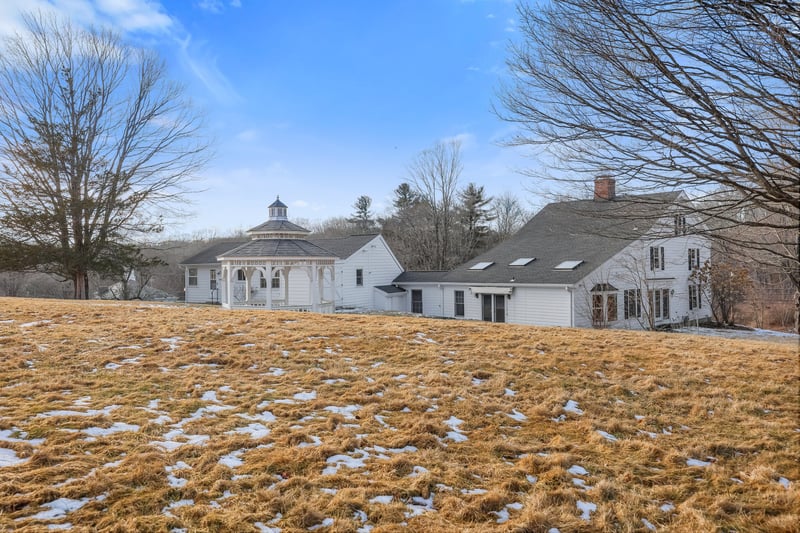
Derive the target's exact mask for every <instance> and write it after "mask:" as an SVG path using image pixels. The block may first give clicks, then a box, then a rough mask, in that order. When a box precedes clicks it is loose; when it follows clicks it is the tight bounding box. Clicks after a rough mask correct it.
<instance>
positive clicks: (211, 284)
mask: <svg viewBox="0 0 800 533" xmlns="http://www.w3.org/2000/svg"><path fill="white" fill-rule="evenodd" d="M208 280H209V281H208V288H209V289H211V290H212V291H215V290H217V271H216V270H214V269H213V268H212V269H211V270H210V271H209V272H208Z"/></svg>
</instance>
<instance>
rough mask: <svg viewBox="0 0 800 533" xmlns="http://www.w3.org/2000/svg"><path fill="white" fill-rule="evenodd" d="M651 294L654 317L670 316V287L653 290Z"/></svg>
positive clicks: (651, 309) (651, 308)
mask: <svg viewBox="0 0 800 533" xmlns="http://www.w3.org/2000/svg"><path fill="white" fill-rule="evenodd" d="M649 296H650V312H651V313H652V314H653V318H664V319H667V318H669V289H655V290H652V291H650V295H649Z"/></svg>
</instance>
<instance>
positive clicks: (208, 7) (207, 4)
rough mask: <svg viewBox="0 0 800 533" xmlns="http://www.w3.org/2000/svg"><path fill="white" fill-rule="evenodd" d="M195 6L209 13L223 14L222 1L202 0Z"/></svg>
mask: <svg viewBox="0 0 800 533" xmlns="http://www.w3.org/2000/svg"><path fill="white" fill-rule="evenodd" d="M195 5H196V6H197V7H199V8H200V9H202V10H203V11H208V12H209V13H222V0H200V2H197V4H195Z"/></svg>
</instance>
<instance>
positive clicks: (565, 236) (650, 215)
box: [439, 192, 680, 284]
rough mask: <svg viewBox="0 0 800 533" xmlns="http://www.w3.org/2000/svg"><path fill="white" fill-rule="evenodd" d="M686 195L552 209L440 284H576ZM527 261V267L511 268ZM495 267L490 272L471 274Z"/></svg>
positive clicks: (570, 204)
mask: <svg viewBox="0 0 800 533" xmlns="http://www.w3.org/2000/svg"><path fill="white" fill-rule="evenodd" d="M679 195H680V192H669V193H657V194H650V195H642V196H637V197H636V199H635V201H631V199H630V198H628V199H626V197H624V196H622V197H618V198H617V199H616V200H613V201H594V200H578V201H574V202H557V203H551V204H548V205H547V206H545V207H544V209H542V210H541V211H539V213H537V214H536V216H534V217H533V218H532V219H531V220H530V221H529V222H528V223H527V224H525V226H523V227H522V229H520V230H519V231H518V232H517V233H516V234H515V235H513V236H512V237H511V238H509V239H508V240H507V241H505V242H502V243H500V244H499V245H497V246H495V247H494V248H492V249H491V250H489V251H487V252H485V253H483V254H481V255H479V256H478V257H475V258H474V259H472V260H470V261H468V262H466V263H464V264H462V265H460V266H458V267H456V268H454V269H453V270H451V271H449V272H447V273H446V274H444V275H443V276H442V277H440V278H439V280H440V281H444V282H456V283H470V284H482V283H491V284H496V283H504V284H506V283H510V282H511V280H512V279H513V280H514V283H515V284H524V283H532V284H538V283H542V284H572V283H577V282H578V281H580V280H581V279H583V277H585V276H586V275H587V274H588V273H590V272H591V271H593V270H594V269H596V268H597V267H599V266H600V265H602V264H603V263H605V262H606V261H607V260H609V259H610V258H611V257H613V256H614V254H616V253H617V252H619V251H621V250H622V249H623V248H625V247H626V246H627V245H628V244H630V243H631V242H633V241H634V240H636V239H638V238H641V237H642V236H645V235H646V234H647V233H648V231H649V230H650V229H651V227H652V225H653V224H654V223H655V221H656V220H657V219H658V218H659V217H660V216H663V215H664V214H665V212H666V210H667V209H669V207H670V206H671V205H673V204H674V203H675V201H676V200H677V198H678V196H679ZM523 257H528V258H529V257H535V258H536V260H535V261H532V262H530V263H528V264H527V265H525V266H510V265H509V263H511V262H512V261H514V260H516V259H520V258H523ZM572 260H574V261H583V262H582V263H581V264H580V265H579V266H578V267H577V268H575V269H574V270H554V267H555V266H556V265H558V264H559V263H561V262H563V261H572ZM480 262H491V263H492V265H491V266H489V267H488V268H486V269H484V270H470V267H471V266H473V265H475V264H477V263H480Z"/></svg>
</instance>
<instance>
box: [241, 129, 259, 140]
mask: <svg viewBox="0 0 800 533" xmlns="http://www.w3.org/2000/svg"><path fill="white" fill-rule="evenodd" d="M258 136H259V135H258V130H257V129H254V128H250V129H246V130H244V131H240V132H239V133H238V134H237V135H236V139H237V140H239V141H242V142H252V141H255V140H256V139H258Z"/></svg>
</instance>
